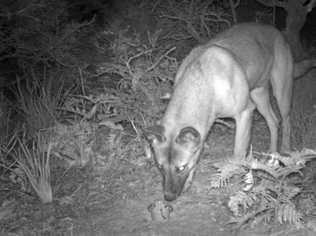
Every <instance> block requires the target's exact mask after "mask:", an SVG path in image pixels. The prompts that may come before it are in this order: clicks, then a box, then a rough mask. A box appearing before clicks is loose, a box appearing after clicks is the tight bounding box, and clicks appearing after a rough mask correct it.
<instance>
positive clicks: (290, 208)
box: [276, 202, 303, 228]
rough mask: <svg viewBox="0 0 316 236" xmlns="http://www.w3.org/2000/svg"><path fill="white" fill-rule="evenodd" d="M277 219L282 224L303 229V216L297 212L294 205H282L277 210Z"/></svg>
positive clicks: (287, 203) (290, 203)
mask: <svg viewBox="0 0 316 236" xmlns="http://www.w3.org/2000/svg"><path fill="white" fill-rule="evenodd" d="M276 218H277V219H278V222H279V223H280V224H284V223H290V224H294V225H295V226H296V227H297V228H302V227H303V224H302V214H301V213H300V212H298V211H297V210H296V207H295V205H294V203H292V202H286V203H281V204H279V205H278V206H277V208H276Z"/></svg>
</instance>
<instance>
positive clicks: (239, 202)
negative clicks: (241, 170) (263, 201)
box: [228, 191, 258, 216]
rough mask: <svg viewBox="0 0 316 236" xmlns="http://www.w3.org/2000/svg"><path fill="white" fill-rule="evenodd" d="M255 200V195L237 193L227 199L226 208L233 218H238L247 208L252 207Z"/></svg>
mask: <svg viewBox="0 0 316 236" xmlns="http://www.w3.org/2000/svg"><path fill="white" fill-rule="evenodd" d="M257 200H258V199H257V197H256V195H255V194H252V193H245V192H243V191H238V192H237V193H236V194H234V195H233V196H231V197H230V198H229V201H228V207H229V209H230V210H231V211H232V212H233V214H234V216H238V215H240V213H241V212H245V211H246V210H247V209H248V208H249V207H251V206H253V204H254V203H255V202H256V201H257Z"/></svg>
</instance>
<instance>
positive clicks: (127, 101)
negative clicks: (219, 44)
mask: <svg viewBox="0 0 316 236" xmlns="http://www.w3.org/2000/svg"><path fill="white" fill-rule="evenodd" d="M314 7H315V8H314ZM313 8H314V9H313ZM315 9H316V1H314V0H309V1H304V0H283V1H282V0H280V1H269V0H256V1H253V0H224V1H219V0H207V1H206V0H190V1H189V0H167V1H160V0H157V1H150V0H118V1H106V0H90V1H84V0H77V1H76V0H59V1H55V0H17V1H11V0H2V1H1V2H0V34H1V37H0V235H10V236H13V235H14V236H20V235H21V236H22V235H232V234H233V233H235V234H236V235H285V234H286V235H313V234H315V232H316V218H315V216H316V187H315V186H316V161H315V158H316V93H315V91H316V80H315V79H314V77H315V75H316V74H315V70H310V71H308V72H307V73H305V74H304V75H303V76H302V77H301V78H299V79H298V80H295V82H294V91H293V102H292V111H291V126H292V134H291V143H292V149H293V150H295V151H293V152H291V153H280V154H268V153H266V152H267V150H268V144H269V130H268V128H267V126H266V123H265V121H264V119H263V118H262V117H261V115H260V114H259V113H255V116H254V120H253V132H252V141H251V150H250V152H249V154H248V156H247V157H245V160H244V162H234V161H231V155H232V149H233V139H234V126H235V125H234V122H233V121H232V120H230V119H224V120H217V122H216V124H215V125H214V126H213V128H212V129H211V132H210V135H209V137H208V140H207V142H206V145H205V147H204V152H203V154H202V156H201V160H200V164H199V167H198V170H197V173H196V176H195V180H194V182H193V185H192V186H191V188H190V189H189V191H188V192H186V193H185V194H183V195H182V196H181V197H180V198H179V199H178V200H177V201H175V202H172V207H170V208H166V209H168V211H167V214H169V209H172V211H171V210H170V216H169V215H168V218H169V220H168V221H163V219H162V221H155V220H153V219H152V218H151V212H149V209H152V207H148V206H149V205H151V204H152V203H153V202H155V201H157V200H161V199H163V195H162V187H161V176H160V174H159V170H158V169H157V167H156V163H155V161H154V159H153V158H152V153H151V150H150V144H149V142H148V139H147V137H146V133H147V131H148V129H149V128H150V127H152V126H153V125H154V124H155V123H156V122H157V121H158V120H159V119H160V118H161V117H162V116H163V114H164V111H165V109H166V106H167V104H168V98H169V97H170V94H171V93H172V86H173V81H174V77H175V74H176V71H177V69H178V67H179V65H180V64H181V62H182V60H183V58H184V57H185V56H186V55H187V54H188V53H189V52H190V50H191V49H192V48H193V47H194V46H196V45H198V44H203V43H206V42H207V41H208V40H209V39H211V38H213V37H214V36H215V35H216V34H218V33H219V32H222V31H223V30H225V29H228V28H229V27H231V26H233V25H234V24H236V23H239V22H246V21H253V22H259V23H264V24H272V25H274V26H276V27H277V28H278V29H280V30H281V31H282V32H283V34H284V35H285V37H286V39H287V40H288V42H289V44H290V46H291V49H292V52H293V56H294V59H295V62H299V61H301V60H303V59H309V60H311V61H312V60H315V61H316V33H315V32H316V25H315V23H314V22H315V19H316V13H315V11H316V10H315ZM151 206H152V205H151ZM163 207H164V206H163ZM168 207H169V206H168ZM158 213H159V211H158ZM162 218H164V217H162Z"/></svg>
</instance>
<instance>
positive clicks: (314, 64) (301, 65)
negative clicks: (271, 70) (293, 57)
mask: <svg viewBox="0 0 316 236" xmlns="http://www.w3.org/2000/svg"><path fill="white" fill-rule="evenodd" d="M313 68H316V59H305V60H302V61H298V62H295V63H294V78H295V79H298V78H300V77H302V76H303V75H305V74H306V73H307V72H309V71H310V70H311V69H313Z"/></svg>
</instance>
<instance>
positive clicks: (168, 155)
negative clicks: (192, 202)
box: [148, 126, 203, 201]
mask: <svg viewBox="0 0 316 236" xmlns="http://www.w3.org/2000/svg"><path fill="white" fill-rule="evenodd" d="M148 137H149V139H150V140H151V147H152V151H153V154H154V159H155V161H156V164H157V167H158V169H159V170H160V172H161V174H162V177H163V191H164V197H165V199H166V200H167V201H173V200H175V199H176V198H177V197H178V196H179V195H180V194H181V192H182V190H183V188H184V187H185V188H187V187H189V182H191V180H192V177H193V174H194V171H195V167H196V164H197V162H198V159H199V155H200V152H201V149H202V146H203V145H202V140H201V135H200V133H199V132H198V131H197V130H196V129H195V128H193V127H191V126H190V127H184V128H181V129H180V130H179V131H178V132H175V133H172V132H166V129H165V128H164V127H163V126H157V127H155V129H154V131H153V132H151V134H150V135H149V136H148Z"/></svg>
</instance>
